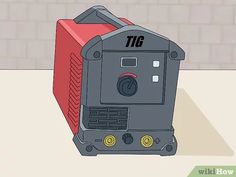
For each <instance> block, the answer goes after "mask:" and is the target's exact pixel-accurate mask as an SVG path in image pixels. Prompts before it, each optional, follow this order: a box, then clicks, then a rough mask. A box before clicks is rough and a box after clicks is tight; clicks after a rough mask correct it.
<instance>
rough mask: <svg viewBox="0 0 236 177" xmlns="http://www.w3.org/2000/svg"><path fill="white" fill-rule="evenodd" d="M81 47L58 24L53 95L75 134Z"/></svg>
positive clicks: (78, 106) (79, 88) (81, 62)
mask: <svg viewBox="0 0 236 177" xmlns="http://www.w3.org/2000/svg"><path fill="white" fill-rule="evenodd" d="M80 51H81V45H80V44H79V43H77V41H76V40H75V39H74V38H72V36H71V35H70V34H69V33H68V31H67V30H66V29H65V28H64V27H63V25H61V23H60V21H59V22H58V23H57V31H56V49H55V61H54V79H53V93H54V95H55V97H56V100H57V102H58V104H59V106H60V108H61V110H62V112H63V114H64V116H65V118H66V120H67V122H68V124H69V126H70V128H71V130H72V132H73V134H76V133H77V132H78V126H79V115H80V97H81V82H82V64H83V59H82V58H81V57H80Z"/></svg>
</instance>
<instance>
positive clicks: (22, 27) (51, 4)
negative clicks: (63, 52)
mask: <svg viewBox="0 0 236 177" xmlns="http://www.w3.org/2000/svg"><path fill="white" fill-rule="evenodd" d="M95 4H102V5H105V6H106V7H107V8H108V9H109V10H110V11H111V12H113V13H114V14H115V15H117V16H122V17H127V18H128V19H130V20H131V21H133V22H135V23H136V24H139V25H142V26H144V27H146V28H150V29H152V30H154V31H156V32H158V33H160V34H163V35H166V36H167V37H169V38H171V39H172V40H174V41H176V42H177V43H178V44H180V46H182V47H183V48H184V49H185V51H186V54H187V56H186V61H184V62H183V63H182V65H181V68H182V69H209V68H210V69H235V68H236V17H235V15H236V13H235V12H236V0H90V1H86V0H0V69H50V68H52V67H53V53H54V36H55V23H56V20H57V19H59V18H74V17H76V16H77V15H78V14H80V13H81V12H83V11H84V10H86V9H87V8H89V7H90V6H92V5H95Z"/></svg>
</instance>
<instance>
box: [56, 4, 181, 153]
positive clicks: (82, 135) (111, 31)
mask: <svg viewBox="0 0 236 177" xmlns="http://www.w3.org/2000/svg"><path fill="white" fill-rule="evenodd" d="M140 13H142V12H140ZM184 56H185V55H184V51H183V50H182V49H181V48H180V47H179V46H178V45H177V44H175V43H174V42H172V41H171V40H169V39H168V38H166V37H164V36H161V35H159V34H157V33H154V32H152V31H150V30H147V29H145V28H143V27H140V26H137V25H134V24H133V23H132V22H130V21H128V20H127V19H124V18H117V17H116V16H114V15H113V14H112V13H110V12H109V11H108V10H107V9H106V8H105V7H103V6H94V7H92V8H90V9H88V10H86V11H85V12H84V13H82V14H81V15H79V16H78V17H76V18H75V19H65V20H59V21H58V22H57V28H56V49H55V64H54V81H53V93H54V95H55V97H56V100H57V102H58V104H59V106H60V108H61V110H62V112H63V114H64V116H65V118H66V120H67V122H68V124H69V126H70V128H71V130H72V132H73V134H74V137H73V141H74V143H75V145H76V146H77V148H78V150H79V151H80V153H81V154H82V155H97V154H159V155H162V156H166V155H174V154H175V153H176V149H177V142H176V138H175V137H174V129H173V127H172V119H173V112H174V103H175V96H176V87H177V81H178V73H179V65H180V60H183V59H184Z"/></svg>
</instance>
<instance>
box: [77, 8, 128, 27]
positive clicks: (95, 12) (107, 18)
mask: <svg viewBox="0 0 236 177" xmlns="http://www.w3.org/2000/svg"><path fill="white" fill-rule="evenodd" d="M74 22H75V23H77V24H78V23H79V24H91V23H92V24H101V23H102V24H104V23H105V24H111V25H113V26H115V27H117V28H122V27H124V26H127V25H128V24H127V23H125V22H123V21H122V20H120V19H119V18H117V17H116V16H115V15H113V14H112V13H111V12H109V11H108V10H107V9H106V8H105V7H104V6H93V7H91V8H90V9H88V10H86V11H85V12H83V13H82V14H80V15H79V16H77V17H76V18H74Z"/></svg>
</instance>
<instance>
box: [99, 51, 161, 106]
mask: <svg viewBox="0 0 236 177" xmlns="http://www.w3.org/2000/svg"><path fill="white" fill-rule="evenodd" d="M164 57H165V54H164V53H154V52H153V53H152V52H150V53H148V52H147V53H145V52H142V53H140V52H112V53H110V52H104V54H103V60H102V79H101V103H104V104H106V103H109V104H110V103H111V104H112V103H114V104H162V103H163V102H164V98H163V92H164V91H165V90H164V77H165V72H164V71H165V59H164ZM150 93H152V94H150Z"/></svg>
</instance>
